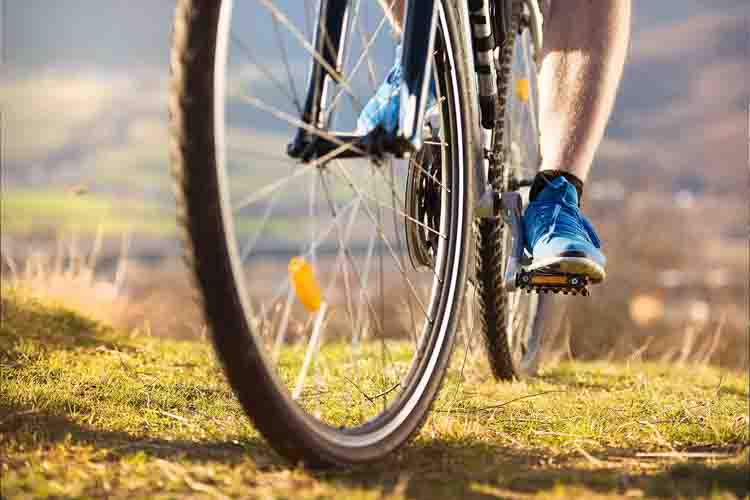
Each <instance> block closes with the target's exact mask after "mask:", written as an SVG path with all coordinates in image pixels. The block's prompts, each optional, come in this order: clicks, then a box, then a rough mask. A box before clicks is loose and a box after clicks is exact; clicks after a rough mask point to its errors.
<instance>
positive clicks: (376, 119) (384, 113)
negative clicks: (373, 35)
mask: <svg viewBox="0 0 750 500" xmlns="http://www.w3.org/2000/svg"><path fill="white" fill-rule="evenodd" d="M435 94H436V92H435V81H434V80H433V81H432V83H431V85H430V96H429V98H428V100H427V109H428V110H429V109H430V108H431V107H432V106H433V105H434V103H435V101H436V99H435ZM400 104H401V46H400V45H399V46H398V47H397V48H396V62H395V63H394V64H393V67H392V68H391V70H390V71H389V72H388V75H387V76H386V77H385V81H384V82H383V83H382V84H381V85H380V87H379V88H378V90H377V92H375V95H374V96H372V97H371V98H370V100H369V101H368V102H367V105H365V107H364V109H363V110H362V112H361V113H360V115H359V118H358V119H357V134H358V135H366V134H368V133H369V132H371V131H372V130H373V129H375V128H376V127H377V126H381V127H382V128H383V129H384V130H385V131H386V132H388V133H393V132H395V131H396V129H397V128H398V123H399V108H400Z"/></svg>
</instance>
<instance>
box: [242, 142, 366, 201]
mask: <svg viewBox="0 0 750 500" xmlns="http://www.w3.org/2000/svg"><path fill="white" fill-rule="evenodd" d="M348 149H352V145H351V144H343V145H341V146H339V147H338V148H336V149H334V150H333V151H331V152H330V153H328V154H326V155H324V156H321V157H320V158H318V159H317V160H315V161H313V162H312V163H308V164H307V165H301V166H300V167H299V170H297V171H296V172H294V173H293V174H291V175H289V176H287V177H284V178H283V179H279V180H278V181H276V182H273V183H271V184H269V185H267V186H265V187H263V188H261V189H259V190H258V191H256V192H255V193H253V194H251V195H249V196H246V197H245V198H243V199H242V200H241V201H240V202H238V203H237V204H236V205H235V206H234V207H232V210H233V211H234V212H237V211H239V210H241V209H243V208H245V207H248V206H250V205H252V204H254V203H256V202H258V201H259V200H262V199H263V198H264V197H266V196H268V195H270V194H272V193H273V192H275V191H277V190H278V189H280V188H282V187H284V186H285V185H287V184H289V182H291V181H292V180H294V179H296V178H298V177H301V176H303V175H306V174H308V173H310V172H311V171H313V170H315V169H317V168H318V166H320V165H322V164H324V163H326V162H328V161H330V160H331V159H332V158H335V157H336V156H338V155H340V154H341V153H342V152H344V151H346V150H348Z"/></svg>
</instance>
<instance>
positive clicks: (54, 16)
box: [0, 0, 750, 198]
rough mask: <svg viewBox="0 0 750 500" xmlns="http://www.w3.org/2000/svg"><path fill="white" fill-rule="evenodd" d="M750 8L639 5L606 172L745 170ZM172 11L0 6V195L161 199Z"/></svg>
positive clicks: (138, 5)
mask: <svg viewBox="0 0 750 500" xmlns="http://www.w3.org/2000/svg"><path fill="white" fill-rule="evenodd" d="M279 4H280V5H281V6H282V8H284V9H289V10H291V6H292V5H296V3H295V2H293V1H292V0H285V1H284V2H279ZM748 5H750V3H748V2H747V0H719V1H713V2H708V1H706V0H659V1H657V2H654V1H651V0H635V1H634V21H633V39H632V44H631V51H630V55H629V62H628V66H627V67H626V71H625V76H624V80H623V84H622V87H621V91H620V95H619V97H618V100H617V105H616V109H615V111H614V113H613V115H612V119H611V122H610V126H609V129H608V135H607V139H606V140H605V143H604V144H603V146H602V149H601V151H600V155H599V156H598V157H597V162H598V163H603V164H605V166H604V167H603V170H602V171H606V172H607V173H608V174H609V173H611V172H612V171H616V172H620V170H618V169H619V168H620V167H621V166H622V165H624V164H632V165H634V167H633V169H631V170H630V172H636V174H638V175H641V174H642V172H643V171H642V170H639V168H641V167H643V164H644V162H645V163H647V164H648V165H649V167H648V168H651V169H661V170H663V171H666V172H670V171H671V170H672V169H676V170H677V171H678V173H679V172H683V173H684V172H685V171H686V170H685V169H689V168H693V167H691V166H690V165H689V164H692V163H693V162H694V161H696V159H700V158H707V157H708V155H709V153H711V152H713V151H715V150H716V148H721V149H722V150H724V151H725V152H726V161H727V162H729V164H730V165H729V166H728V167H727V166H717V167H716V168H717V169H718V170H721V171H724V170H729V171H730V172H731V171H733V170H734V169H736V168H740V167H741V166H742V165H740V162H741V161H742V157H743V156H744V152H745V149H746V145H745V140H744V139H743V137H747V134H743V133H742V131H743V130H744V128H745V126H746V125H745V124H746V121H747V120H746V116H745V114H746V110H747V103H748V84H747V82H748V74H750V71H749V68H748V57H747V56H748V35H747V33H748V10H749V9H748ZM173 8H174V2H173V1H172V0H151V1H149V2H119V1H109V2H107V1H105V2H103V1H101V0H65V1H64V2H53V1H48V0H4V3H3V11H2V13H3V18H2V22H1V23H0V25H1V27H0V29H1V30H2V31H1V32H0V33H1V36H0V38H1V39H2V41H3V49H4V55H5V60H4V64H3V71H2V74H3V79H2V82H0V98H2V109H3V128H4V130H3V132H4V134H3V136H4V145H3V146H4V147H3V158H2V160H3V168H2V180H3V188H4V189H15V188H19V187H32V188H39V187H40V186H41V187H44V186H55V187H59V186H66V185H70V184H77V183H84V184H88V185H91V186H93V189H95V190H99V191H101V192H103V193H112V192H131V193H133V192H135V194H136V195H138V196H145V197H157V198H162V197H164V196H165V194H166V193H168V192H169V189H170V187H169V182H168V177H167V142H168V141H167V115H166V106H167V90H168V81H169V79H168V78H169V74H168V62H169V41H170V32H171V22H172V15H173ZM643 168H646V167H643ZM745 168H746V165H745ZM743 172H744V171H743ZM618 175H619V174H618ZM627 175H628V174H625V173H623V174H622V176H623V177H624V178H627ZM670 175H671V174H670ZM135 177H139V179H138V181H137V182H135ZM678 177H679V175H678V176H676V177H675V179H678ZM730 177H731V175H730ZM144 179H145V180H147V181H148V182H144ZM730 180H731V179H730ZM675 182H677V181H675ZM727 182H729V181H727ZM729 184H731V182H729ZM730 187H731V186H730ZM725 188H726V186H725V187H723V188H721V189H725Z"/></svg>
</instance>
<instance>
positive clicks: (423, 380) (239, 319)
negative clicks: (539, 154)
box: [170, 0, 478, 467]
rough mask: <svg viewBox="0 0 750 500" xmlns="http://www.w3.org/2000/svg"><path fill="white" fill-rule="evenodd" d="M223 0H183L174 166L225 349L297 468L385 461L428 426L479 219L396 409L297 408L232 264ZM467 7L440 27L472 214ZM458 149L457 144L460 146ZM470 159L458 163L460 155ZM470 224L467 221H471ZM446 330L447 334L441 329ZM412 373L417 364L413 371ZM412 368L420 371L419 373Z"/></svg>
mask: <svg viewBox="0 0 750 500" xmlns="http://www.w3.org/2000/svg"><path fill="white" fill-rule="evenodd" d="M223 3H226V0H225V1H224V2H208V1H200V0H179V1H178V2H177V8H176V13H175V21H174V39H173V45H172V56H171V68H172V94H171V98H170V117H171V134H170V135H171V141H172V142H171V166H172V167H171V168H172V174H173V177H174V181H175V191H176V198H177V207H178V221H179V223H180V226H181V227H182V229H183V234H184V242H185V258H186V261H187V264H188V266H189V268H190V269H191V270H192V275H193V278H194V282H195V286H196V288H197V289H198V291H199V294H198V295H199V298H200V300H201V303H202V309H203V313H204V316H205V318H206V321H207V324H208V325H209V327H210V331H211V337H212V340H213V344H214V347H215V350H216V352H217V353H218V356H219V358H220V360H221V361H222V363H223V366H224V369H225V373H226V374H227V377H228V379H229V382H230V385H231V386H232V388H233V390H234V392H235V394H236V396H237V398H238V399H239V401H240V403H241V405H242V407H243V409H244V410H245V412H246V414H247V415H248V416H249V417H250V419H251V420H252V422H253V423H254V425H255V427H256V428H257V429H258V431H259V432H260V433H261V435H262V436H263V437H264V438H265V439H266V440H267V441H268V443H269V444H270V445H271V446H272V447H273V448H274V449H276V450H277V451H278V452H279V453H280V454H281V455H282V456H284V457H286V458H287V459H289V460H290V461H292V462H294V463H303V464H305V465H306V466H310V467H328V466H350V465H356V464H362V463H367V462H371V461H374V460H378V459H380V458H382V457H383V456H384V455H386V454H388V453H390V452H392V451H394V450H395V449H397V448H398V447H400V446H402V445H404V444H405V443H406V442H407V441H408V440H409V438H410V437H411V436H413V435H414V434H415V433H416V432H417V431H418V430H419V428H420V427H421V425H422V424H423V422H424V420H425V418H426V417H427V415H428V412H429V409H430V406H431V404H432V402H433V400H434V398H435V397H436V395H437V392H438V390H439V388H440V386H441V383H442V380H443V376H444V374H445V370H446V368H447V366H448V362H449V359H450V355H451V352H452V349H453V343H454V338H455V329H456V324H457V322H458V318H459V313H460V308H461V301H462V300H463V296H464V290H465V283H466V275H467V267H468V262H469V254H470V253H471V241H472V237H471V231H470V230H467V229H465V227H467V226H468V227H469V228H470V227H471V226H470V224H463V225H461V224H455V223H454V224H452V225H451V226H450V228H451V230H452V234H451V235H450V237H451V241H450V242H449V243H448V244H447V245H448V246H449V247H450V251H449V258H450V259H451V260H450V261H448V262H449V264H448V267H447V269H449V272H450V274H449V276H448V277H449V278H450V280H451V282H450V283H448V285H447V288H446V290H444V291H442V292H441V295H440V297H439V300H440V301H439V302H438V303H437V305H436V308H437V309H436V310H437V313H436V314H439V315H440V321H439V323H438V324H437V326H433V327H432V330H431V331H434V334H432V335H430V337H429V338H428V342H425V344H424V346H423V351H420V353H422V354H423V356H421V358H420V359H419V360H418V362H417V363H416V364H415V365H414V372H413V375H411V376H409V377H408V378H407V383H408V384H409V387H406V388H404V389H403V394H404V395H403V396H399V399H397V400H396V401H395V402H394V404H393V405H392V406H391V407H389V408H388V409H387V410H384V412H383V413H382V414H380V415H378V416H377V417H376V418H373V419H371V420H369V421H367V422H365V423H364V424H363V425H361V426H359V427H356V428H349V429H340V428H334V427H331V426H329V425H326V424H325V423H322V422H319V421H317V420H316V419H315V418H314V417H312V416H310V415H308V414H306V413H305V412H304V411H303V410H302V409H301V407H300V406H299V405H298V404H297V403H295V402H294V401H293V400H292V399H291V398H290V396H289V394H288V392H287V391H286V389H285V388H284V387H282V386H281V384H280V383H279V382H278V380H277V377H276V376H275V374H274V373H273V368H272V367H270V366H269V364H268V361H267V359H266V356H265V353H264V352H263V347H262V345H261V344H262V342H261V340H260V339H259V337H258V335H257V334H256V332H254V331H253V328H252V327H251V324H250V321H249V318H248V317H247V315H246V309H245V308H244V307H243V296H242V287H243V285H242V280H243V279H244V278H242V279H241V278H240V277H239V272H237V271H236V265H235V262H234V261H233V259H234V258H236V256H235V255H233V250H232V248H231V238H232V234H231V232H232V228H231V225H229V224H228V223H227V221H226V219H227V218H228V217H227V211H226V210H227V200H226V199H224V198H223V195H222V186H221V183H222V180H221V175H222V173H221V172H220V171H219V170H220V167H219V165H218V162H217V149H218V147H217V144H216V137H215V124H214V122H213V119H214V116H215V114H214V97H215V95H214V91H215V89H214V87H213V86H214V75H213V73H214V70H215V68H216V59H217V47H216V40H217V36H218V30H219V24H220V17H221V5H222V4H223ZM459 17H460V15H459V12H458V11H457V10H456V8H455V7H454V6H453V5H452V3H451V2H449V1H442V2H441V8H440V16H439V29H440V32H441V33H442V36H443V37H444V40H445V43H446V45H448V47H446V51H445V52H446V53H447V54H450V56H449V58H450V61H448V62H447V64H449V66H450V67H451V68H452V70H451V71H450V72H449V73H450V75H451V78H447V76H448V75H447V74H446V81H448V82H449V83H446V85H449V86H450V92H449V93H448V95H447V99H446V104H445V106H446V107H448V108H450V109H448V112H449V113H450V119H451V120H453V121H452V122H451V126H452V127H454V128H453V129H452V130H456V131H458V130H461V131H465V132H463V133H462V134H458V135H457V136H456V137H457V138H454V139H453V140H454V142H455V143H456V144H458V145H459V146H460V151H461V154H462V155H463V156H462V157H459V158H456V159H455V161H453V162H452V164H451V168H450V170H448V172H449V175H451V176H453V177H452V178H453V179H454V184H453V185H455V187H456V188H455V189H456V192H457V193H458V194H457V195H456V196H462V197H463V202H462V203H460V204H459V203H456V204H455V205H456V206H455V207H453V209H455V211H456V217H457V219H458V220H463V221H466V220H470V217H471V209H472V207H473V202H472V201H473V200H472V199H471V196H472V193H473V191H472V186H471V182H472V179H471V177H472V176H471V175H469V171H468V166H469V165H472V164H473V163H474V160H475V152H474V150H475V147H474V144H478V138H477V137H475V136H474V135H473V134H472V132H470V131H472V130H474V127H473V124H475V123H478V117H477V116H475V115H476V111H475V110H474V108H473V107H472V105H471V103H472V102H473V101H472V99H473V98H474V94H475V92H474V90H473V88H472V85H471V78H470V74H469V70H470V69H469V68H468V67H467V65H466V61H467V60H468V58H467V57H465V56H464V51H465V50H466V47H467V45H466V41H465V40H464V38H463V31H462V29H461V27H460V24H459V23H460V21H459ZM451 145H453V143H451ZM459 160H460V161H459ZM462 226H463V227H464V228H462ZM438 326H439V329H438ZM410 370H411V369H410ZM410 373H412V372H411V371H410Z"/></svg>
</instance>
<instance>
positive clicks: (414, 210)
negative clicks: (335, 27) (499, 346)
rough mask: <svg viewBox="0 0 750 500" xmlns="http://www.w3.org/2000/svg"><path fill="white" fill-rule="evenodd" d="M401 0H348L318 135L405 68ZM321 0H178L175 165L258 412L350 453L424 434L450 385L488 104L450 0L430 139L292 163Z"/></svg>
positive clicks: (275, 438)
mask: <svg viewBox="0 0 750 500" xmlns="http://www.w3.org/2000/svg"><path fill="white" fill-rule="evenodd" d="M325 3H326V2H325V1H323V2H320V4H323V5H325ZM381 3H382V2H378V1H375V0H373V1H371V2H368V1H354V2H348V12H347V16H345V19H346V22H345V24H344V30H345V31H344V37H343V38H344V39H345V40H346V41H347V49H346V50H342V51H341V55H340V57H339V61H340V66H341V67H340V68H338V69H339V71H340V77H339V78H336V80H333V79H331V81H330V82H328V85H327V86H326V87H325V88H326V92H325V94H326V95H324V96H323V97H322V98H321V101H322V105H323V109H322V113H321V116H322V117H323V118H322V119H321V123H320V124H316V125H315V126H308V132H310V133H312V134H316V135H320V136H321V137H324V138H325V137H329V136H330V134H329V132H328V131H329V130H330V129H331V127H332V126H333V125H336V126H337V127H343V128H346V127H353V126H354V123H355V122H356V118H357V115H358V113H359V111H360V109H361V108H362V106H363V105H364V103H366V102H367V98H368V97H369V96H370V95H372V93H373V92H374V89H375V87H376V86H377V84H379V83H380V81H382V79H383V78H384V76H385V75H386V73H387V71H388V69H389V68H390V67H391V65H392V63H393V53H394V48H395V43H396V42H395V40H394V38H393V37H389V36H388V33H387V32H388V31H389V24H388V21H387V20H386V16H385V15H384V13H383V11H382V10H381V8H380V6H379V5H380V4H381ZM318 5H319V2H317V1H312V0H310V1H308V0H305V1H302V2H296V3H295V2H286V1H281V0H275V1H274V0H257V1H246V2H238V3H236V4H234V5H233V2H231V1H230V0H223V1H222V2H206V1H198V0H180V1H178V4H177V11H176V18H175V33H174V42H173V49H172V72H173V92H172V97H171V103H170V110H171V118H172V140H173V148H172V150H173V155H172V165H173V173H174V177H175V180H176V189H177V199H178V210H179V217H180V221H181V222H182V224H183V226H184V229H185V234H186V242H187V247H188V249H189V251H188V260H189V263H190V265H191V267H192V270H193V273H194V276H195V281H196V283H197V287H198V289H199V291H200V297H201V298H202V301H203V309H204V314H205V317H206V320H207V322H208V324H209V326H210V329H211V332H212V338H213V341H214V345H215V348H216V350H217V352H218V354H219V357H220V359H221V360H222V362H223V364H224V367H225V371H226V373H227V375H228V378H229V381H230V383H231V385H232V387H233V389H234V391H235V393H236V394H237V397H238V398H239V400H240V402H241V404H242V406H243V408H244V409H245V411H246V413H247V414H248V415H249V416H250V418H251V419H252V421H253V422H254V424H255V426H256V427H257V429H258V430H259V431H260V432H261V434H262V435H263V436H264V437H265V438H266V439H267V440H268V441H269V443H270V444H271V445H272V446H273V447H274V448H276V450H278V451H279V452H280V453H281V454H283V455H284V456H286V457H287V458H289V459H291V460H293V461H295V462H296V461H303V462H305V463H306V464H308V465H312V466H327V465H350V464H358V463H362V462H367V461H372V460H376V459H379V458H381V457H382V456H383V455H385V454H387V453H389V452H391V451H392V450H394V449H396V448H397V447H398V446H400V445H402V444H404V443H405V442H406V441H407V440H408V438H409V437H410V436H412V435H413V434H414V433H415V432H416V431H417V430H418V428H419V426H420V425H421V423H422V422H423V421H424V418H425V417H426V415H427V412H428V410H429V407H430V404H431V402H432V401H433V399H434V398H435V396H436V394H437V391H438V389H439V387H440V384H441V381H442V378H443V375H444V372H445V370H446V367H447V364H448V361H449V357H450V354H451V350H452V346H453V340H454V332H455V327H456V323H457V321H458V317H459V310H460V305H461V300H462V298H463V296H464V285H465V279H466V267H467V262H468V254H469V252H470V241H471V234H470V228H471V224H470V221H471V206H472V200H471V199H470V197H471V193H472V190H471V176H470V175H468V169H467V167H468V166H469V165H472V164H473V163H474V161H475V158H474V147H473V144H474V141H475V138H474V137H471V136H470V134H469V131H471V130H473V127H472V124H474V123H477V122H476V119H477V117H476V116H474V114H472V113H474V112H473V111H472V108H471V106H470V103H471V99H473V96H474V90H473V88H472V87H471V85H470V79H469V77H468V75H469V73H468V68H467V67H466V61H467V57H465V54H464V50H465V41H464V39H463V35H462V30H461V29H459V20H458V16H457V13H456V12H455V11H454V7H452V6H451V3H450V2H447V1H445V2H442V3H441V4H440V7H439V22H438V25H439V28H438V35H437V40H436V49H435V56H434V64H433V68H434V72H433V73H434V80H435V82H436V85H435V88H436V92H437V94H438V95H437V104H436V106H435V107H434V108H433V109H432V110H431V111H430V112H428V117H427V119H426V124H425V133H426V135H427V140H426V141H425V146H424V148H423V150H422V151H420V152H418V154H415V155H414V156H413V159H412V160H411V161H401V160H386V161H383V162H378V163H374V162H372V161H370V160H369V159H336V158H332V157H328V158H326V157H323V158H318V159H314V160H312V161H310V162H308V163H297V162H294V161H292V160H290V159H289V158H288V157H287V155H286V144H287V143H288V142H290V141H291V139H292V137H293V135H294V132H295V130H296V129H297V128H298V127H299V126H300V123H301V119H300V116H301V109H302V107H301V104H300V103H301V102H303V101H304V96H301V95H300V94H299V91H300V90H302V89H304V88H306V84H305V80H306V78H307V75H308V72H309V68H310V65H311V64H312V61H313V60H317V59H319V58H320V54H317V53H316V52H315V49H314V47H315V43H314V32H315V29H316V28H315V26H314V23H313V22H311V20H314V19H316V18H317V17H318V13H317V11H316V9H317V7H316V6H318ZM292 7H295V8H294V9H292ZM345 147H346V146H345Z"/></svg>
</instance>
